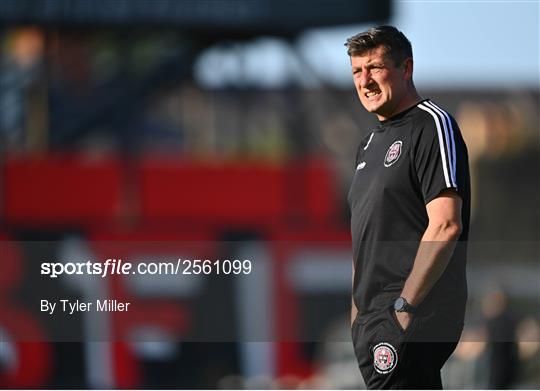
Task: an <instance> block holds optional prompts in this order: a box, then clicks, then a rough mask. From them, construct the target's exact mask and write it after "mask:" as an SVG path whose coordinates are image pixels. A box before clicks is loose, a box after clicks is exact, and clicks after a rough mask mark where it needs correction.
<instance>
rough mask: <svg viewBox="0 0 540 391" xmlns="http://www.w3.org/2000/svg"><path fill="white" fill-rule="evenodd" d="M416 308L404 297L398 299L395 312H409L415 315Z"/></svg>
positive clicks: (395, 302)
mask: <svg viewBox="0 0 540 391" xmlns="http://www.w3.org/2000/svg"><path fill="white" fill-rule="evenodd" d="M415 309H416V308H415V307H414V306H412V305H411V304H409V302H408V301H407V299H406V298H405V297H403V296H400V297H398V298H397V299H396V300H395V301H394V311H396V312H407V313H410V314H412V313H414V311H415Z"/></svg>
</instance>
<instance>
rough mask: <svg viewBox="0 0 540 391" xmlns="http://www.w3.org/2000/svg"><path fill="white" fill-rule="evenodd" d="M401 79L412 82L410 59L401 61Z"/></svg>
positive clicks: (411, 62)
mask: <svg viewBox="0 0 540 391" xmlns="http://www.w3.org/2000/svg"><path fill="white" fill-rule="evenodd" d="M403 67H404V72H403V77H404V79H405V80H412V74H413V59H412V57H408V58H406V59H405V61H403Z"/></svg>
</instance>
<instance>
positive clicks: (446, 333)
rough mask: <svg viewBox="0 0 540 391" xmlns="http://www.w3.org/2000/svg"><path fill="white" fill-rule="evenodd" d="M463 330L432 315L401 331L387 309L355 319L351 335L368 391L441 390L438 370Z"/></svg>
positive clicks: (422, 316) (415, 319)
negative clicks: (392, 390)
mask: <svg viewBox="0 0 540 391" xmlns="http://www.w3.org/2000/svg"><path fill="white" fill-rule="evenodd" d="M462 329H463V325H462V324H456V323H453V322H450V321H448V320H446V319H444V318H442V317H440V316H437V314H436V313H435V312H431V313H423V314H416V315H414V316H413V320H412V322H411V324H410V325H409V326H408V327H407V330H403V329H402V327H401V325H400V324H399V322H398V320H397V318H396V316H395V313H394V309H393V308H392V307H390V306H388V307H385V308H382V309H381V310H379V311H376V312H371V313H369V314H365V315H361V316H358V317H357V318H356V319H355V321H354V323H353V326H352V330H351V332H352V338H353V343H354V350H355V354H356V358H357V359H358V366H359V368H360V372H361V373H362V376H363V378H364V381H365V383H366V386H367V388H368V389H442V383H441V368H442V366H443V365H444V363H445V362H446V360H448V357H450V355H451V354H452V352H453V351H454V349H455V348H456V345H457V343H458V341H459V338H460V336H461V331H462Z"/></svg>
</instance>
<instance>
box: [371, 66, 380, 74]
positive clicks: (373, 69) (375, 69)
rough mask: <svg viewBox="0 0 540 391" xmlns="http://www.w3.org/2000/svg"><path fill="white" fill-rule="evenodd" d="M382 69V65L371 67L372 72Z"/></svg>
mask: <svg viewBox="0 0 540 391" xmlns="http://www.w3.org/2000/svg"><path fill="white" fill-rule="evenodd" d="M381 70H382V67H373V68H371V72H372V73H379V72H380V71H381Z"/></svg>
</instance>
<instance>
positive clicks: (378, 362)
mask: <svg viewBox="0 0 540 391" xmlns="http://www.w3.org/2000/svg"><path fill="white" fill-rule="evenodd" d="M397 362H398V355H397V351H396V349H395V348H394V347H393V346H392V345H391V344H389V343H388V342H381V343H379V344H377V345H375V347H374V348H373V366H374V367H375V370H376V371H377V372H378V373H380V374H382V375H384V374H386V373H389V372H392V370H394V368H395V367H396V365H397Z"/></svg>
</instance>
